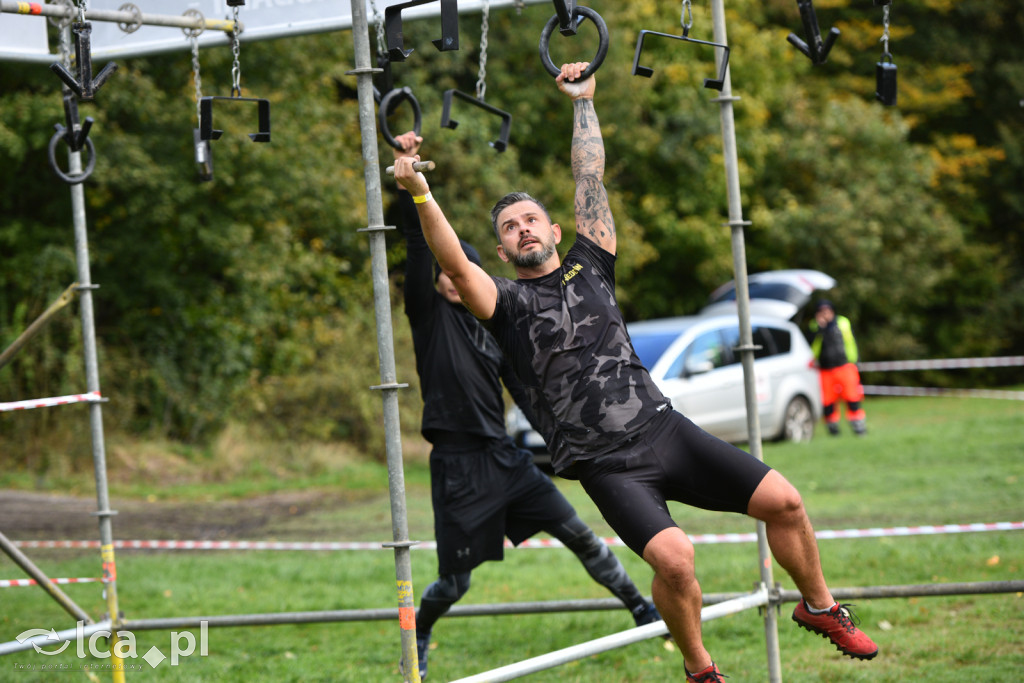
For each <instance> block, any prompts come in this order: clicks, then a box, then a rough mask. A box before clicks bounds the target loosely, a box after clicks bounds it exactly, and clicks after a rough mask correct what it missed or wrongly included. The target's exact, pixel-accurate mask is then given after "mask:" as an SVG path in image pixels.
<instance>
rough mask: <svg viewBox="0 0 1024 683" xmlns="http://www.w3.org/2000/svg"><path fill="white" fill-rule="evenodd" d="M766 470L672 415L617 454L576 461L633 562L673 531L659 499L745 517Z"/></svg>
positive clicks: (678, 415) (659, 418)
mask: <svg viewBox="0 0 1024 683" xmlns="http://www.w3.org/2000/svg"><path fill="white" fill-rule="evenodd" d="M770 470H771V468H770V467H768V466H767V465H765V464H764V463H763V462H761V461H760V460H758V459H757V458H755V457H754V456H752V455H750V454H749V453H747V452H745V451H743V450H740V449H739V448H737V447H735V446H733V445H732V444H729V443H726V442H724V441H722V440H721V439H718V438H716V437H714V436H711V435H710V434H708V433H707V432H705V431H704V430H702V429H701V428H700V427H698V426H697V425H695V424H693V422H691V421H690V420H689V419H688V418H686V417H685V416H683V415H682V414H681V413H679V412H676V411H674V410H667V411H665V412H664V413H663V414H661V415H659V416H657V417H655V418H654V419H653V420H652V421H651V426H650V427H649V428H648V429H647V430H646V431H645V432H644V433H643V434H642V435H641V436H639V437H637V438H636V439H634V440H632V441H630V442H629V443H628V444H627V445H626V446H625V447H624V448H622V449H620V450H618V451H615V452H613V453H610V454H607V455H601V456H598V457H596V458H594V459H593V460H583V461H577V463H576V468H575V472H578V473H579V479H580V483H581V484H582V485H583V488H584V489H585V490H586V492H587V493H588V494H589V495H590V497H591V498H592V499H593V501H594V503H596V504H597V507H598V509H599V510H600V511H601V514H602V515H604V518H605V521H607V522H608V524H609V525H611V527H612V528H613V529H614V530H615V532H616V533H617V534H618V535H619V538H621V539H622V541H623V542H624V543H625V544H626V545H627V546H629V548H630V550H632V551H633V552H635V553H636V554H637V555H639V556H640V557H643V553H644V548H645V547H646V546H647V543H648V541H650V540H651V539H652V538H654V536H655V535H657V534H658V533H659V532H660V531H663V530H664V529H667V528H670V527H674V526H677V524H676V523H675V521H674V520H673V519H672V517H671V516H670V515H669V511H668V508H667V506H666V504H665V502H666V500H674V501H678V502H680V503H684V504H686V505H692V506H694V507H698V508H702V509H704V510H718V511H724V512H739V513H741V514H746V513H747V506H748V504H749V502H750V497H751V496H752V495H753V494H754V490H755V489H756V488H757V486H758V484H760V483H761V480H762V479H764V477H765V475H766V474H768V472H769V471H770Z"/></svg>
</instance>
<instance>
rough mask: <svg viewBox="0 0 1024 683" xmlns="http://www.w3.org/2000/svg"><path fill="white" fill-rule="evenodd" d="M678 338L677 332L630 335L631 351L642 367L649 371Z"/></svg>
mask: <svg viewBox="0 0 1024 683" xmlns="http://www.w3.org/2000/svg"><path fill="white" fill-rule="evenodd" d="M678 338H679V332H678V331H676V332H642V333H633V334H630V339H632V340H633V350H634V351H636V355H637V358H639V359H640V362H641V363H643V366H644V367H645V368H647V369H648V370H650V369H651V368H653V367H654V364H655V363H657V362H658V359H659V358H661V354H663V353H665V349H667V348H668V347H669V345H670V344H671V343H672V342H674V341H675V340H676V339H678Z"/></svg>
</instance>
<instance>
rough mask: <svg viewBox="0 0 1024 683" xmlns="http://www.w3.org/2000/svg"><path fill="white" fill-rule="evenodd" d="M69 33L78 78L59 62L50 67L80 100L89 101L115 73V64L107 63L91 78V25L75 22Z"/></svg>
mask: <svg viewBox="0 0 1024 683" xmlns="http://www.w3.org/2000/svg"><path fill="white" fill-rule="evenodd" d="M71 31H72V32H73V33H74V34H75V61H76V63H77V64H78V78H77V79H76V78H75V75H74V74H72V73H71V72H70V71H68V70H67V67H65V66H64V65H63V64H61V63H60V62H54V63H53V64H51V65H50V70H51V71H53V72H54V73H55V74H57V76H59V77H60V80H62V81H64V83H65V84H66V85H67V86H68V87H69V88H71V89H72V90H74V91H75V94H76V95H78V96H79V97H80V98H81V99H82V100H85V101H89V100H92V99H93V98H94V97H95V96H96V91H97V90H99V89H100V86H101V85H103V84H104V83H106V82H107V79H108V78H110V76H111V74H113V73H114V72H115V71H117V64H116V63H114V62H108V63H107V65H106V66H105V67H103V69H102V70H101V71H100V72H99V73H98V74H96V78H93V77H92V46H91V39H90V38H89V35H90V34H91V33H92V24H90V23H89V22H88V21H82V22H77V21H76V22H75V23H73V24H71Z"/></svg>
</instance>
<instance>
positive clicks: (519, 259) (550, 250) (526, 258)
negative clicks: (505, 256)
mask: <svg viewBox="0 0 1024 683" xmlns="http://www.w3.org/2000/svg"><path fill="white" fill-rule="evenodd" d="M542 244H543V243H542ZM554 253H555V244H554V242H548V243H547V244H544V248H543V249H541V250H540V251H531V252H529V253H528V254H523V253H522V252H516V253H515V254H513V255H512V258H511V259H510V260H511V261H512V265H514V266H516V267H518V268H537V267H539V266H541V265H543V264H544V263H545V262H546V261H547V260H548V259H549V258H551V255H552V254H554Z"/></svg>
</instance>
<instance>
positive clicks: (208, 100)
mask: <svg viewBox="0 0 1024 683" xmlns="http://www.w3.org/2000/svg"><path fill="white" fill-rule="evenodd" d="M214 100H218V101H223V102H255V103H256V104H257V108H258V112H259V113H258V115H259V126H260V127H259V129H258V132H256V133H249V137H250V138H251V139H252V141H253V142H270V100H265V99H261V98H258V97H226V96H222V95H212V96H209V97H203V98H201V99H200V100H199V139H200V140H219V139H220V136H221V135H223V134H224V131H222V130H216V129H214V127H213V102H214Z"/></svg>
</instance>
